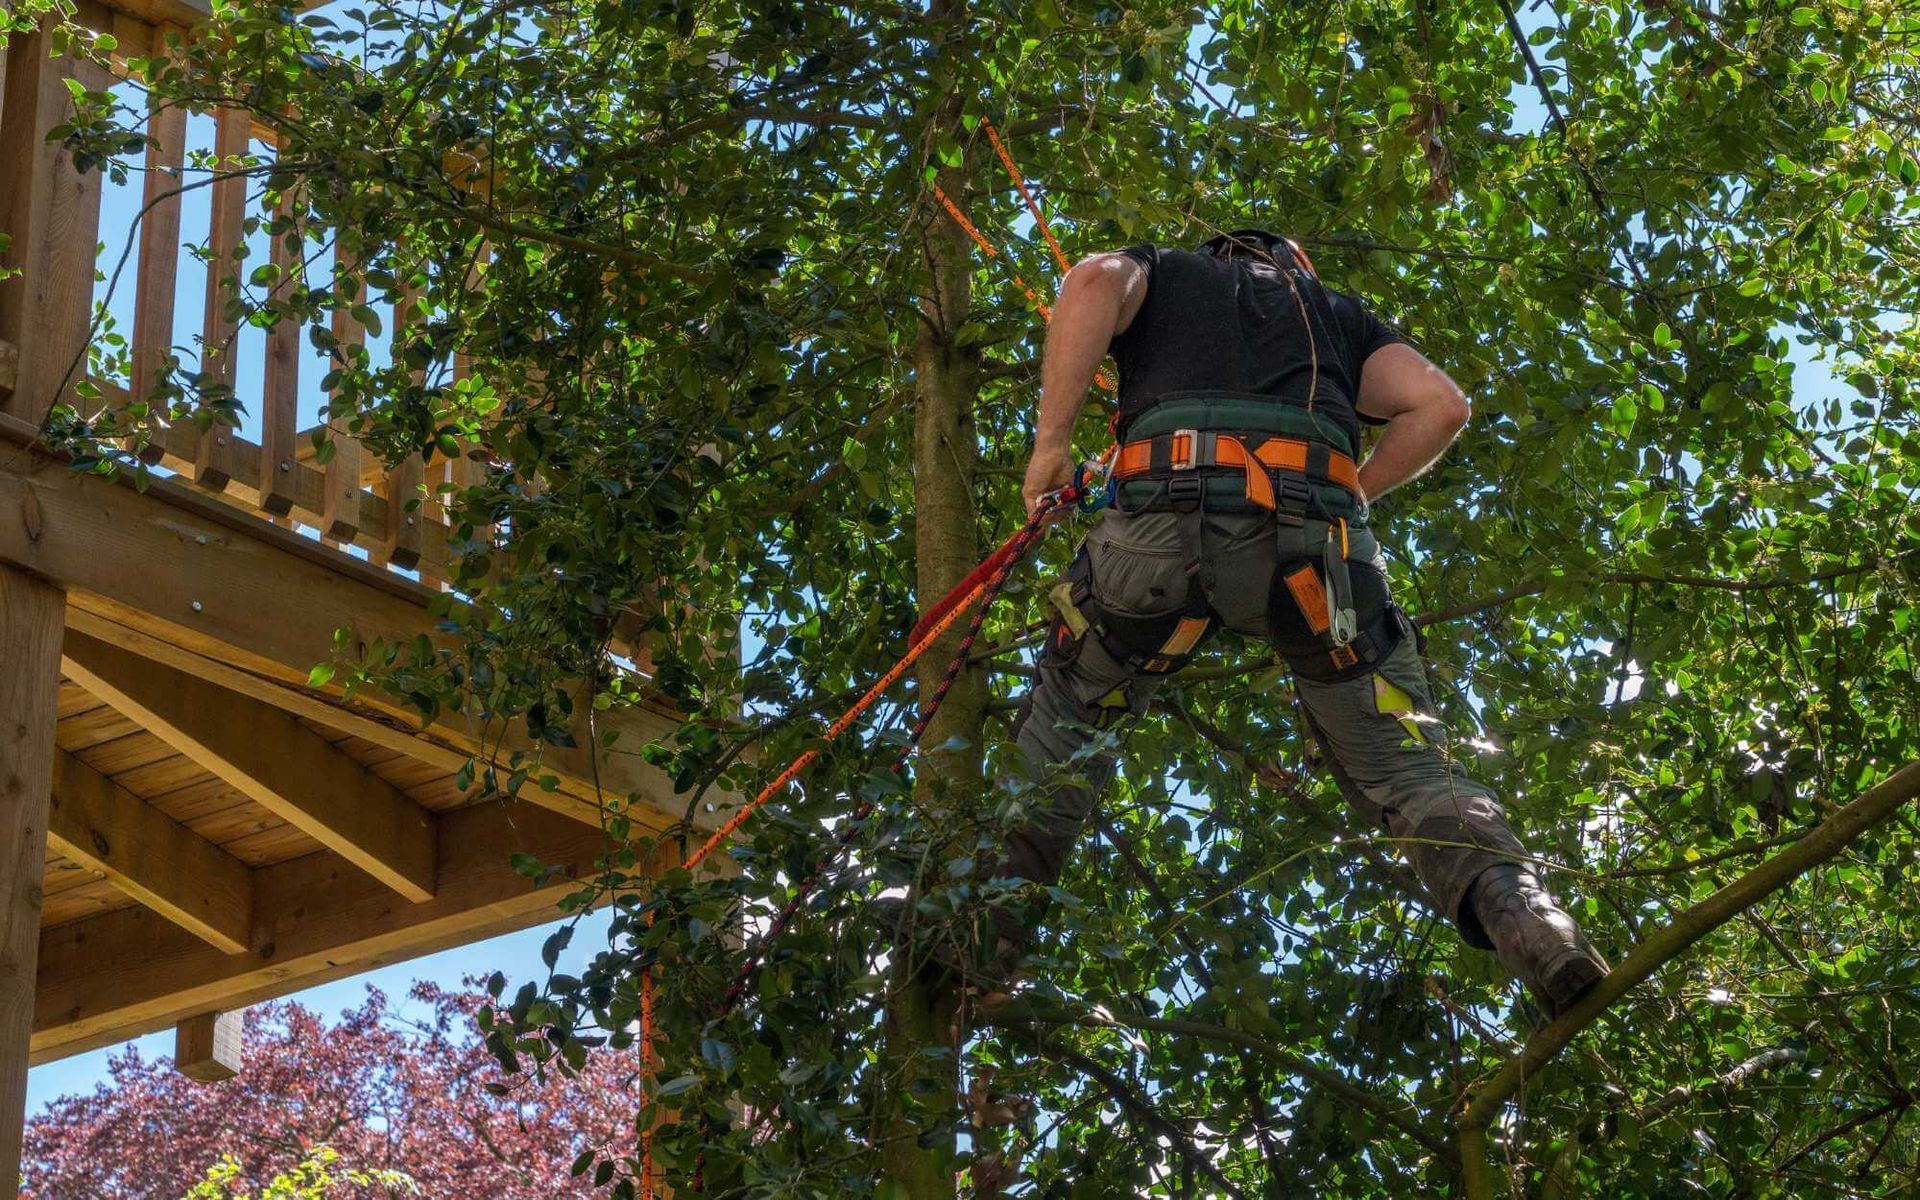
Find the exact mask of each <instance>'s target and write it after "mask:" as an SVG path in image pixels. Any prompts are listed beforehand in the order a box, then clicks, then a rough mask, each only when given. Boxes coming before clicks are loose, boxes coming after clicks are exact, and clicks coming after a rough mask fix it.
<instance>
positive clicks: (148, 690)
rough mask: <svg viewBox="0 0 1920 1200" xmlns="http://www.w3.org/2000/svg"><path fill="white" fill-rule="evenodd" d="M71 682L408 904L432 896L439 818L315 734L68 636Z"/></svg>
mask: <svg viewBox="0 0 1920 1200" xmlns="http://www.w3.org/2000/svg"><path fill="white" fill-rule="evenodd" d="M61 666H62V668H63V669H64V670H65V671H66V673H67V675H68V677H69V678H71V679H72V680H73V681H74V682H75V683H77V684H79V685H80V686H81V687H83V688H85V689H86V690H87V691H89V692H92V693H93V694H94V695H96V696H98V697H100V698H101V699H102V700H105V701H106V702H107V703H108V704H111V705H112V706H113V707H114V708H116V709H118V710H120V711H121V712H123V713H125V714H126V715H127V716H129V717H131V718H133V719H134V720H135V721H138V722H139V723H140V725H141V727H142V728H144V729H146V730H147V731H148V732H149V733H152V734H153V735H154V736H156V737H158V738H159V739H160V740H161V741H164V742H166V743H167V744H168V745H170V746H172V747H173V748H174V749H176V750H178V751H180V753H182V754H184V755H186V756H187V757H188V758H191V759H192V760H193V761H195V762H197V763H199V764H200V765H201V766H203V767H205V768H206V769H207V770H209V771H211V772H213V773H214V774H215V775H218V776H219V777H220V778H222V779H224V780H226V781H227V782H228V783H229V784H231V785H232V786H233V787H234V789H235V790H237V791H239V792H240V793H241V794H243V795H245V796H246V797H247V798H248V799H250V800H252V801H254V802H255V803H256V804H259V805H260V806H261V807H263V808H265V809H267V810H268V811H269V812H271V813H273V814H274V815H275V816H277V817H280V818H281V819H282V820H285V821H287V822H288V823H289V824H292V825H297V826H299V827H300V829H302V830H303V831H305V832H306V833H307V834H309V835H311V836H312V837H313V838H314V839H315V840H316V841H318V842H319V843H320V844H321V845H323V846H325V847H327V848H328V849H329V850H332V851H333V852H335V853H336V854H339V855H340V856H341V857H343V858H345V859H346V860H347V861H349V862H351V863H353V864H354V865H355V866H358V867H360V868H361V869H362V870H364V871H366V872H367V873H368V874H369V875H372V876H373V877H374V878H376V879H378V880H380V881H381V882H383V883H385V884H386V885H387V886H389V887H391V888H393V890H394V891H396V892H399V893H400V894H401V895H403V896H405V897H406V898H407V899H409V900H413V901H416V902H417V901H421V900H430V899H432V898H433V890H434V849H433V817H432V814H430V813H428V812H427V811H426V810H425V809H423V808H421V807H420V806H419V805H417V804H415V803H414V802H413V801H411V800H409V799H407V798H406V797H405V796H403V795H401V794H400V792H399V791H398V790H397V789H395V788H394V787H393V785H392V784H389V783H387V782H386V781H385V780H383V779H381V778H380V777H379V776H378V775H375V774H374V773H373V772H371V771H369V770H367V769H366V768H365V767H363V766H361V765H360V764H359V763H357V762H355V761H354V760H353V759H351V758H349V757H347V755H346V754H344V753H343V752H341V751H339V750H336V749H334V748H333V746H332V745H331V744H330V743H328V741H327V740H326V739H325V738H323V737H321V736H320V735H319V734H317V733H315V732H314V731H313V730H311V729H309V728H307V727H306V726H305V725H302V724H301V723H300V722H298V721H296V720H294V719H293V718H292V717H290V716H288V715H287V714H286V713H283V712H280V711H279V710H277V709H270V708H262V707H261V706H260V705H258V704H255V703H252V702H251V701H250V700H249V699H248V698H247V697H245V696H242V695H240V694H239V693H237V692H229V691H227V690H225V689H224V688H220V687H216V686H215V685H213V684H210V683H208V682H207V681H206V680H204V679H196V678H194V677H193V676H191V675H183V674H181V673H180V672H178V671H175V670H173V669H172V668H170V667H166V666H162V665H161V664H159V663H156V662H153V661H152V660H150V659H144V658H139V657H136V656H134V655H132V654H129V653H127V652H126V651H125V650H122V649H120V648H119V647H117V646H111V645H108V644H107V643H105V642H102V641H98V640H96V639H94V638H90V637H88V636H87V635H86V634H83V633H77V632H74V631H71V630H69V631H68V634H67V641H66V652H65V654H63V655H62V656H61Z"/></svg>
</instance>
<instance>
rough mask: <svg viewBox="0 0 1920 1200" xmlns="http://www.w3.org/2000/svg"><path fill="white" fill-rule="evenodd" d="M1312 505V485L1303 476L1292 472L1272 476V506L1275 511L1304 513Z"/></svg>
mask: <svg viewBox="0 0 1920 1200" xmlns="http://www.w3.org/2000/svg"><path fill="white" fill-rule="evenodd" d="M1312 505H1313V485H1312V484H1310V483H1308V482H1307V481H1306V480H1305V479H1304V478H1303V477H1301V476H1299V475H1295V474H1292V473H1291V472H1289V473H1287V474H1284V475H1282V474H1275V475H1274V476H1273V507H1274V509H1275V511H1279V512H1289V513H1304V512H1306V511H1307V509H1308V508H1310V507H1312Z"/></svg>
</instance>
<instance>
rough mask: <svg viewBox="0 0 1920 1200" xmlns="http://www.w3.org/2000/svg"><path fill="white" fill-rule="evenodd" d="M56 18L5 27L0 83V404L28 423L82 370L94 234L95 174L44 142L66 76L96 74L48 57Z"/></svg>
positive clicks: (65, 106) (65, 100)
mask: <svg viewBox="0 0 1920 1200" xmlns="http://www.w3.org/2000/svg"><path fill="white" fill-rule="evenodd" d="M57 20H58V18H57V17H53V16H50V17H48V18H46V19H45V21H43V22H42V24H41V25H40V27H39V28H38V29H35V30H33V31H31V32H28V33H17V34H14V35H12V36H11V38H10V39H9V41H8V44H7V71H6V78H5V82H4V84H0V86H3V87H4V89H5V91H4V96H3V97H0V180H4V181H5V182H4V183H3V184H0V233H4V234H6V235H8V237H9V238H10V239H11V241H10V245H9V246H8V248H7V250H6V252H5V253H4V255H0V266H5V267H8V268H12V269H15V270H18V271H19V272H20V273H19V274H17V275H14V276H13V277H11V278H9V279H7V280H5V281H4V282H0V341H4V342H6V343H8V344H9V345H10V346H11V347H12V349H13V350H14V351H16V352H18V355H19V359H18V362H17V364H16V366H15V382H14V386H13V390H12V392H11V394H10V395H9V396H7V398H6V399H5V401H4V402H3V403H0V411H6V412H9V413H11V414H13V415H14V416H18V417H22V418H24V419H26V420H29V421H34V422H38V421H40V420H41V419H42V418H44V417H45V416H46V414H47V411H48V410H49V409H51V408H52V407H53V405H54V404H55V402H56V401H60V400H71V399H73V385H74V384H76V383H78V382H80V381H81V380H82V379H84V378H85V377H86V361H85V357H84V356H85V353H86V347H87V335H88V326H89V324H90V321H91V317H92V310H93V258H94V245H95V242H96V241H97V239H98V237H99V219H100V173H99V172H98V171H89V172H86V173H85V174H81V173H80V172H78V171H75V170H74V168H73V157H72V155H71V154H69V153H68V152H67V149H66V147H65V146H64V145H62V144H60V143H59V142H51V143H50V142H48V141H47V134H48V133H49V132H51V131H52V129H53V128H54V126H56V125H58V124H60V123H61V122H62V121H64V120H66V119H67V114H68V112H69V111H70V109H71V108H72V104H73V98H72V97H71V96H70V95H69V94H68V92H67V81H68V80H69V79H74V78H78V79H80V81H81V82H82V83H84V84H86V85H87V86H89V87H95V88H97V87H99V86H100V85H101V83H102V80H100V79H97V78H91V77H88V76H87V75H86V74H85V73H84V72H83V71H82V70H81V69H80V68H79V64H76V63H75V62H74V60H73V59H70V58H65V57H62V58H53V57H52V56H51V53H50V51H51V42H50V38H51V30H52V28H53V25H54V23H55V22H56V21H57ZM63 385H64V386H63Z"/></svg>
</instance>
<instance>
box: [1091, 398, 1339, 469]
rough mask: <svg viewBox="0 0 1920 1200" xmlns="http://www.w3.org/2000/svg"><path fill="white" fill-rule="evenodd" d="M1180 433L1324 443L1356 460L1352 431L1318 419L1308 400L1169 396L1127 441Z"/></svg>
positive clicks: (1135, 424)
mask: <svg viewBox="0 0 1920 1200" xmlns="http://www.w3.org/2000/svg"><path fill="white" fill-rule="evenodd" d="M1178 429H1245V430H1258V431H1259V432H1261V433H1278V434H1281V435H1283V436H1286V437H1291V438H1299V439H1300V440H1301V441H1316V442H1325V443H1327V445H1329V446H1332V447H1333V448H1334V449H1335V450H1338V451H1339V452H1340V453H1342V454H1344V455H1346V456H1347V457H1348V458H1352V457H1353V444H1352V443H1351V442H1350V441H1349V440H1348V439H1347V431H1346V430H1344V429H1342V428H1340V426H1338V425H1336V424H1334V423H1333V422H1332V421H1329V420H1327V419H1326V418H1325V417H1323V416H1321V415H1320V414H1318V413H1310V412H1308V411H1307V408H1306V404H1305V401H1304V399H1303V400H1299V401H1296V400H1291V399H1286V398H1283V397H1280V396H1260V395H1254V394H1251V393H1246V392H1170V393H1168V395H1167V396H1166V397H1165V398H1163V399H1161V400H1160V401H1159V402H1158V403H1157V404H1155V405H1154V406H1153V407H1151V408H1149V409H1147V411H1145V412H1143V413H1141V414H1140V415H1139V416H1137V417H1135V418H1134V419H1133V424H1131V425H1129V426H1128V427H1127V440H1128V441H1130V442H1131V441H1137V440H1138V439H1140V438H1148V437H1157V436H1159V435H1160V434H1163V433H1172V432H1174V431H1175V430H1178Z"/></svg>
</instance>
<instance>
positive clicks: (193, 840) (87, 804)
mask: <svg viewBox="0 0 1920 1200" xmlns="http://www.w3.org/2000/svg"><path fill="white" fill-rule="evenodd" d="M68 633H69V635H71V634H72V629H71V628H69V629H68ZM48 840H49V841H50V842H51V843H52V845H53V848H54V849H56V850H58V851H59V852H60V853H61V854H63V855H65V856H66V857H67V858H69V859H72V860H73V861H74V862H76V863H79V864H80V865H81V866H83V867H86V868H88V869H90V870H94V871H99V872H100V873H101V874H103V875H105V876H106V877H107V882H109V883H111V884H113V886H115V887H117V888H119V889H120V890H121V891H123V892H125V893H126V894H127V895H129V896H132V897H133V898H134V899H135V900H138V901H139V902H140V903H142V904H144V905H146V906H147V907H148V908H150V909H152V910H153V911H155V912H157V913H159V914H160V915H161V916H163V917H165V918H167V920H169V921H172V922H173V923H174V924H175V925H178V926H180V928H182V929H184V930H186V931H187V932H189V933H191V934H193V935H194V936H195V937H198V938H200V939H201V940H202V941H204V942H206V943H207V944H208V945H211V946H214V947H217V948H218V949H220V950H222V951H225V952H226V953H228V954H239V953H242V952H243V951H245V950H246V948H247V932H248V930H249V929H250V928H251V926H252V921H253V878H252V874H251V872H249V870H248V869H247V866H246V864H244V863H242V862H241V861H240V860H239V859H237V858H234V857H233V856H232V855H230V854H228V853H226V852H225V851H223V850H221V849H220V848H219V847H218V846H215V845H214V844H213V843H211V842H209V841H207V840H206V839H205V838H203V837H201V836H200V835H199V834H196V833H194V832H193V831H192V830H191V829H188V828H187V827H186V826H184V825H181V824H179V823H178V822H176V821H173V820H170V819H169V818H168V817H167V816H165V815H164V814H163V813H161V812H160V811H159V810H158V809H156V808H154V807H153V806H152V805H150V804H148V803H147V802H146V801H144V800H142V799H140V797H138V796H136V795H134V794H133V793H132V792H129V791H128V790H127V789H125V788H123V787H121V786H120V785H119V784H117V783H115V782H114V781H113V780H111V779H108V778H107V777H106V776H105V775H102V774H101V773H100V772H98V771H96V770H94V769H93V768H92V767H89V766H88V765H87V764H86V763H83V762H81V761H80V760H79V759H77V758H75V757H74V756H73V755H71V754H68V753H66V752H65V751H61V752H60V753H59V754H58V755H57V756H56V757H55V758H54V768H53V814H52V823H51V825H50V826H49V828H48Z"/></svg>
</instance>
